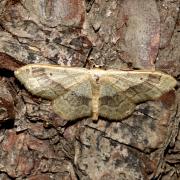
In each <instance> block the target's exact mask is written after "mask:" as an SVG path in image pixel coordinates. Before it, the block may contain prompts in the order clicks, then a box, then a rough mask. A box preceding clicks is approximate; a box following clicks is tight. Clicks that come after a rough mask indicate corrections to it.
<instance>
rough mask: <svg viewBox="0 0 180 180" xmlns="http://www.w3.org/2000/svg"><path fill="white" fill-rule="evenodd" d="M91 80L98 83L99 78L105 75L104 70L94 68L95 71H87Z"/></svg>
mask: <svg viewBox="0 0 180 180" xmlns="http://www.w3.org/2000/svg"><path fill="white" fill-rule="evenodd" d="M89 73H90V75H91V77H92V79H93V80H94V81H95V82H96V83H98V82H99V79H100V78H101V76H102V75H103V74H104V73H105V71H104V70H102V69H99V68H95V69H92V70H91V71H89Z"/></svg>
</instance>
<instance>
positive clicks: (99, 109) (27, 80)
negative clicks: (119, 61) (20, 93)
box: [15, 64, 176, 121]
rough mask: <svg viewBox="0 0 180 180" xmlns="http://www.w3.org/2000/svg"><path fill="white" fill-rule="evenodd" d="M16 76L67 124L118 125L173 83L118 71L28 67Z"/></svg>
mask: <svg viewBox="0 0 180 180" xmlns="http://www.w3.org/2000/svg"><path fill="white" fill-rule="evenodd" d="M15 76H16V77H17V78H18V79H19V81H20V82H21V83H22V84H23V85H24V86H25V87H26V89H27V90H28V91H30V92H31V93H32V94H33V95H36V96H39V97H42V98H45V99H49V100H51V101H52V107H53V110H54V112H55V113H56V114H58V115H59V116H60V117H62V118H63V119H65V120H67V121H70V120H75V119H78V118H83V117H92V119H93V120H98V117H99V116H100V117H103V118H105V119H108V120H117V121H120V120H122V119H123V118H126V117H127V116H129V115H130V114H131V113H132V112H133V111H134V109H135V106H136V104H139V103H141V102H144V101H148V100H155V99H157V98H159V97H160V96H161V95H163V94H164V93H166V92H168V91H170V90H171V89H173V88H174V87H175V85H176V80H175V79H174V78H173V77H171V76H169V75H167V74H165V73H162V72H158V71H141V70H137V71H119V70H101V69H91V70H88V69H85V68H75V67H61V66H58V65H42V64H29V65H26V66H23V67H21V68H19V69H17V70H16V71H15Z"/></svg>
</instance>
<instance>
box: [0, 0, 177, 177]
mask: <svg viewBox="0 0 180 180" xmlns="http://www.w3.org/2000/svg"><path fill="white" fill-rule="evenodd" d="M179 18H180V17H179V1H178V0H177V1H176V0H175V1H172V0H162V1H159V0H157V1H155V0H126V1H124V0H111V1H108V0H107V1H105V0H52V1H45V0H41V1H40V0H16V1H15V0H2V1H1V2H0V89H1V90H0V179H4V180H6V179H7V180H8V179H19V180H20V179H28V180H36V179H37V180H38V179H43V180H44V179H47V180H49V179H57V180H59V179H73V180H75V179H84V180H86V179H93V180H105V179H115V180H116V179H117V180H123V179H127V180H139V179H142V180H147V179H162V180H169V179H171V180H176V179H179V178H180V174H179V171H180V133H179V121H180V103H179V102H180V90H179V77H180V45H179V43H180V34H179V31H180V26H179V25H180V23H179V21H180V19H179ZM33 63H41V64H58V65H61V66H72V67H85V68H92V67H93V66H102V68H104V69H121V70H127V69H130V70H136V69H142V70H152V71H154V70H158V71H163V72H165V73H167V74H169V75H171V76H173V77H175V78H176V80H177V82H178V83H177V87H176V88H175V89H174V90H172V91H170V92H168V93H166V94H163V95H162V96H161V97H160V98H159V99H157V100H155V101H148V102H144V103H141V104H139V105H137V106H136V109H135V111H134V113H133V114H132V115H131V116H130V117H128V118H125V119H123V120H121V121H118V122H117V121H116V122H112V121H108V120H105V119H101V118H99V120H98V122H97V123H95V122H93V121H92V120H91V118H84V119H79V120H77V121H73V122H68V121H65V120H63V119H62V118H61V117H60V116H58V115H57V114H55V113H54V112H53V109H52V106H51V102H50V101H48V100H45V99H41V98H39V97H36V96H33V95H32V94H31V93H29V92H28V91H27V90H26V89H25V87H24V86H23V85H21V83H20V82H19V81H18V80H17V79H16V78H15V76H14V73H13V72H14V71H15V70H16V69H17V68H19V67H21V66H23V65H26V64H33ZM127 108H128V107H127Z"/></svg>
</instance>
